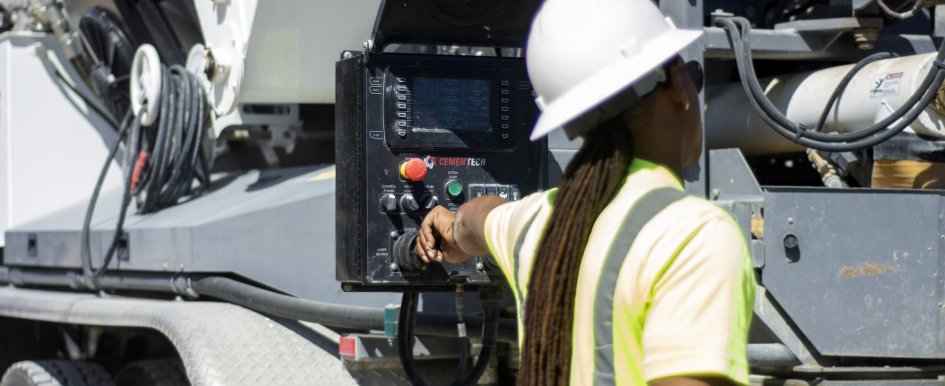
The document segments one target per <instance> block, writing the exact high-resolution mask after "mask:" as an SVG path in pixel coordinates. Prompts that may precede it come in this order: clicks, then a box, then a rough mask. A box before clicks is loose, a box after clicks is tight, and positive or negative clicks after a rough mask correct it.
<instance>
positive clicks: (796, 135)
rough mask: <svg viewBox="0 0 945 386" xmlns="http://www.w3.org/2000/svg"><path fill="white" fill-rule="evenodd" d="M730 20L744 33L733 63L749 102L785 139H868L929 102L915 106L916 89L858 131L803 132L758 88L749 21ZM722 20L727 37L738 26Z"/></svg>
mask: <svg viewBox="0 0 945 386" xmlns="http://www.w3.org/2000/svg"><path fill="white" fill-rule="evenodd" d="M732 20H734V21H735V22H738V24H740V25H741V29H742V34H743V35H742V36H741V37H740V39H739V38H736V42H735V45H736V46H738V47H739V48H738V49H737V51H736V52H741V53H742V55H741V56H739V55H736V65H737V67H739V72H740V75H742V84H743V86H744V87H745V88H746V92H747V93H748V94H749V96H750V97H749V101H750V102H752V104H753V105H754V106H756V110H760V111H759V114H761V115H762V118H763V119H765V120H766V121H768V120H773V121H776V122H777V123H778V124H771V123H769V125H770V126H772V128H774V129H775V130H777V131H778V132H779V133H781V134H782V135H784V136H785V137H786V138H788V139H792V140H797V139H802V140H803V139H805V138H811V139H814V140H816V141H823V142H828V143H842V142H848V141H856V140H860V139H864V138H867V137H869V136H871V135H874V134H876V133H879V132H880V131H883V130H884V129H886V128H887V127H888V126H889V125H890V124H893V123H894V122H896V121H898V120H899V119H901V118H902V119H908V117H910V116H911V117H912V118H911V119H908V121H907V122H902V124H901V125H900V126H897V127H896V128H895V129H891V130H896V129H898V131H901V130H902V129H905V127H907V126H908V125H909V124H910V123H912V121H913V120H915V117H918V115H919V114H921V112H922V111H923V110H924V109H925V106H926V105H928V102H926V103H924V104H922V105H921V107H918V108H916V106H918V105H919V104H920V101H921V100H920V98H921V97H922V96H923V95H922V93H921V92H916V93H915V94H913V95H912V96H911V97H910V98H909V99H908V100H907V101H906V102H905V103H904V104H903V106H902V107H900V108H899V109H897V110H896V111H895V112H893V113H892V114H890V115H889V116H888V117H886V118H885V119H883V120H882V121H880V122H878V123H876V124H874V125H872V126H870V127H868V128H866V129H862V130H858V131H855V132H850V133H841V134H836V133H831V134H825V133H819V132H816V131H814V132H805V130H804V128H801V127H800V126H799V125H797V124H795V123H794V122H791V121H790V120H788V119H787V117H785V116H784V115H783V114H781V112H780V111H778V110H777V108H776V107H775V106H774V105H773V104H771V102H770V101H768V99H767V97H766V96H765V94H764V91H763V90H762V88H761V85H760V84H759V83H758V78H757V76H755V72H754V67H753V66H752V59H751V48H750V47H749V46H748V44H747V43H744V42H747V41H748V39H747V36H748V33H749V31H750V28H751V26H750V25H749V24H748V20H746V19H743V18H733V19H732ZM721 22H722V23H723V24H724V26H723V28H726V30H727V31H729V32H730V35H729V36H730V37H732V35H731V29H732V28H734V29H737V27H735V25H734V23H732V21H730V20H721ZM942 50H943V51H940V52H939V57H940V58H945V45H943V46H942ZM739 58H741V59H742V60H741V61H739V60H738V59H739ZM933 75H935V71H932V72H930V74H929V75H928V76H927V77H926V79H925V80H924V82H923V83H922V85H920V86H919V88H918V89H919V90H928V89H930V87H931V83H932V78H933ZM937 84H939V85H940V84H941V82H938V83H937ZM936 89H937V87H936ZM932 91H933V92H932V93H931V96H932V97H934V94H935V93H934V90H932ZM926 94H928V93H926ZM930 100H931V99H929V101H930ZM912 114H914V115H912ZM897 133H898V132H897ZM893 135H894V134H893ZM890 137H891V135H890ZM795 142H796V141H795ZM815 145H816V143H815ZM809 147H812V148H817V147H816V146H809ZM818 150H827V149H818ZM855 150H859V149H855Z"/></svg>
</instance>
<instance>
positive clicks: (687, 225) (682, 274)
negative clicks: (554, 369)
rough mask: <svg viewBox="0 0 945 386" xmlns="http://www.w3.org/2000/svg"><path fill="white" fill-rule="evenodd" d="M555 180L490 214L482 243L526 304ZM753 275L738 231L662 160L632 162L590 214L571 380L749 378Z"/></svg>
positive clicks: (639, 381)
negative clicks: (600, 206)
mask: <svg viewBox="0 0 945 386" xmlns="http://www.w3.org/2000/svg"><path fill="white" fill-rule="evenodd" d="M556 193H557V190H556V189H552V190H549V191H546V192H541V193H535V194H532V195H530V196H528V197H525V198H524V199H522V200H520V201H516V202H511V203H508V204H505V205H502V206H499V207H498V208H496V209H494V210H493V211H492V212H490V214H489V216H488V217H487V218H486V225H485V231H486V232H485V233H486V242H487V243H488V245H489V249H490V251H491V252H492V255H493V257H494V259H495V261H496V262H497V264H498V265H499V267H501V269H502V271H503V273H504V274H505V276H506V278H507V279H508V281H509V284H510V286H511V288H512V291H513V293H514V294H515V298H516V303H517V305H518V309H519V316H520V318H519V332H520V336H519V344H520V345H521V343H522V336H523V335H522V334H523V332H524V326H523V323H522V318H524V317H527V315H522V314H523V313H524V309H525V308H524V304H525V302H527V301H528V282H529V280H531V268H532V265H533V264H532V263H533V261H534V259H535V253H536V251H537V249H538V244H539V242H540V240H541V235H542V234H543V233H544V230H545V227H546V225H547V221H548V219H549V217H550V215H551V211H552V210H553V208H554V205H553V203H554V197H555V194H556ZM754 288H755V281H754V274H753V272H752V268H751V263H750V258H749V255H748V250H747V247H746V244H745V240H744V238H743V236H742V232H741V231H740V230H739V228H738V226H737V225H736V224H735V222H734V221H733V220H732V218H731V217H730V216H729V215H728V214H727V213H726V212H725V211H723V210H722V209H720V208H719V207H717V206H715V205H713V204H711V203H709V202H708V201H706V200H704V199H701V198H697V197H693V196H688V195H686V194H685V193H684V192H683V189H682V185H681V184H680V182H679V180H677V179H676V177H675V176H674V175H673V174H672V173H671V172H670V171H669V170H667V169H666V168H664V167H662V166H659V165H656V164H654V163H651V162H648V161H645V160H641V159H636V160H634V162H633V163H632V164H631V166H630V170H629V172H628V175H627V179H626V181H625V182H624V184H623V186H622V187H621V189H620V190H619V192H618V193H617V194H616V196H615V197H614V199H613V200H612V201H611V202H610V203H609V204H608V205H607V207H606V208H605V209H604V211H603V212H602V213H601V215H600V216H599V217H598V218H597V220H596V221H595V223H594V228H593V230H592V232H591V236H590V238H589V241H588V244H587V247H586V248H585V251H584V256H583V259H582V261H581V267H580V272H579V276H578V290H577V293H576V294H575V306H574V325H573V329H572V356H571V372H570V374H571V380H570V381H571V382H570V383H571V384H572V385H641V386H642V385H646V382H648V381H652V380H655V379H660V378H666V377H672V376H685V375H699V376H707V375H709V376H712V375H714V376H723V377H727V378H729V379H731V380H733V381H735V382H738V383H741V384H747V383H748V362H747V357H746V349H747V339H748V327H749V323H750V321H751V315H752V314H751V313H752V304H753V301H754Z"/></svg>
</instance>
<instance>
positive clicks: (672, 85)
mask: <svg viewBox="0 0 945 386" xmlns="http://www.w3.org/2000/svg"><path fill="white" fill-rule="evenodd" d="M666 75H667V77H668V78H669V87H667V90H666V91H667V92H669V98H670V100H672V101H673V104H674V105H676V106H677V107H679V109H680V110H684V109H685V107H686V105H688V104H689V97H688V96H687V95H688V94H687V93H686V85H685V84H684V83H683V79H682V77H681V76H679V72H678V71H676V70H675V66H673V67H670V68H669V69H667V71H666Z"/></svg>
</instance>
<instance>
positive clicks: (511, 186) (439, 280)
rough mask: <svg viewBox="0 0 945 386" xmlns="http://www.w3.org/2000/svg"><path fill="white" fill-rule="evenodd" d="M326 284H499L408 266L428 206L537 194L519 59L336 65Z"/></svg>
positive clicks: (485, 264) (377, 59)
mask: <svg viewBox="0 0 945 386" xmlns="http://www.w3.org/2000/svg"><path fill="white" fill-rule="evenodd" d="M336 71H337V79H336V81H337V85H336V90H337V95H336V134H335V135H336V165H337V168H338V169H337V192H336V194H337V213H336V219H337V228H336V229H337V257H336V263H337V267H336V268H337V277H338V280H339V281H341V282H342V284H343V288H344V289H345V290H354V291H357V290H362V291H364V290H368V291H370V290H376V291H382V290H405V289H408V288H412V289H414V290H416V289H417V287H418V286H420V287H423V289H424V290H435V289H443V290H448V289H451V288H452V287H453V286H455V285H456V284H464V285H468V286H472V287H475V286H477V285H483V284H489V283H492V282H493V281H495V280H502V279H501V278H502V275H501V273H500V272H499V271H498V269H497V267H494V266H492V264H491V263H490V261H489V259H487V258H484V257H474V258H472V259H470V260H469V261H467V262H466V263H463V264H456V265H454V264H438V263H434V264H429V265H425V264H420V263H418V262H417V261H416V256H415V255H413V256H409V253H410V252H411V251H412V245H413V244H412V242H413V238H412V237H413V236H415V234H416V233H415V232H416V231H417V230H418V228H419V224H420V222H421V221H422V219H423V217H424V216H425V215H426V214H427V213H428V212H429V210H430V209H432V208H433V207H435V206H436V205H443V206H445V207H447V208H449V209H450V210H456V208H458V207H459V205H461V204H463V203H464V202H466V201H467V200H470V199H472V198H474V197H479V196H483V195H487V194H493V195H497V196H500V197H503V198H506V199H509V200H518V199H520V198H521V197H523V196H524V195H526V194H529V193H532V192H534V191H537V190H539V189H541V188H543V187H544V184H545V175H546V172H545V164H546V160H545V156H546V153H547V146H546V144H545V143H544V142H543V141H539V142H531V141H529V140H528V134H529V132H530V130H531V128H532V127H533V126H534V123H535V120H536V118H537V114H538V110H537V107H536V106H535V103H534V98H533V95H532V89H531V85H530V83H529V82H528V80H527V76H526V72H525V62H524V60H523V59H520V58H495V57H470V56H438V55H397V54H375V55H370V56H363V55H360V54H357V55H354V56H353V57H351V58H349V59H344V60H341V61H339V62H338V63H337V67H336Z"/></svg>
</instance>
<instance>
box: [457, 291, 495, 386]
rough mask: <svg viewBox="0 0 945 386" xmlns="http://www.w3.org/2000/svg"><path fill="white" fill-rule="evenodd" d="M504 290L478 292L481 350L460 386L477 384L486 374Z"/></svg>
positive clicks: (492, 352) (492, 350)
mask: <svg viewBox="0 0 945 386" xmlns="http://www.w3.org/2000/svg"><path fill="white" fill-rule="evenodd" d="M504 295H505V290H504V288H503V287H501V286H493V287H484V288H481V289H480V290H479V301H480V303H481V304H482V311H483V314H484V315H483V324H482V348H481V349H480V350H479V358H478V359H477V360H476V364H475V365H473V369H472V372H471V373H470V374H469V376H468V377H467V378H466V380H465V381H463V382H462V383H461V384H460V385H461V386H472V385H475V384H477V383H478V382H479V378H481V377H482V374H484V373H485V372H486V369H487V368H488V367H489V362H490V361H491V360H492V355H494V354H495V346H496V344H497V339H496V338H497V336H498V332H499V316H500V315H501V314H502V300H503V298H504V297H505V296H504Z"/></svg>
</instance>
